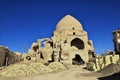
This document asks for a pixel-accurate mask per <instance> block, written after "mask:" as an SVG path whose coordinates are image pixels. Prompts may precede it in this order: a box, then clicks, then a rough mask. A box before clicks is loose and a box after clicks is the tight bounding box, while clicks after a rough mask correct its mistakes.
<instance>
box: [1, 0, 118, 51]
mask: <svg viewBox="0 0 120 80" xmlns="http://www.w3.org/2000/svg"><path fill="white" fill-rule="evenodd" d="M67 14H70V15H72V16H74V17H75V18H77V19H78V20H79V21H80V22H81V23H82V25H83V28H84V30H86V31H87V32H88V35H89V39H91V40H93V43H94V47H95V51H96V53H104V52H105V51H106V50H108V49H110V50H113V36H112V31H113V30H115V29H118V28H120V0H0V45H4V46H8V47H9V49H10V50H12V51H19V52H23V51H24V49H23V48H24V46H25V45H26V48H27V50H28V48H30V47H31V44H32V43H33V42H36V41H37V39H39V38H47V37H48V38H50V37H51V35H52V32H53V31H54V30H55V27H56V24H57V22H58V21H59V20H60V19H61V18H62V17H64V16H65V15H67Z"/></svg>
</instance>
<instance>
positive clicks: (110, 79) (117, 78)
mask: <svg viewBox="0 0 120 80" xmlns="http://www.w3.org/2000/svg"><path fill="white" fill-rule="evenodd" d="M98 80H120V72H118V73H115V74H113V75H110V76H106V77H100V78H98Z"/></svg>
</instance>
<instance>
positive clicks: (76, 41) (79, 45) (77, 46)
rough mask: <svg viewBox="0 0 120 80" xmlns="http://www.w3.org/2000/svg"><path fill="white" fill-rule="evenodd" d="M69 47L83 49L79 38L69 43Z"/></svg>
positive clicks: (82, 43)
mask: <svg viewBox="0 0 120 80" xmlns="http://www.w3.org/2000/svg"><path fill="white" fill-rule="evenodd" d="M71 46H75V47H76V48H78V49H84V42H83V41H82V40H81V39H79V38H75V39H73V40H72V41H71Z"/></svg>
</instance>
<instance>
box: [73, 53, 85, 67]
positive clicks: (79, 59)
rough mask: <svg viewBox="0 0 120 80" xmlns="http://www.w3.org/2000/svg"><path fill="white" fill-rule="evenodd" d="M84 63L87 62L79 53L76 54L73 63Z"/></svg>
mask: <svg viewBox="0 0 120 80" xmlns="http://www.w3.org/2000/svg"><path fill="white" fill-rule="evenodd" d="M84 63H85V62H84V61H83V59H82V58H81V56H80V55H79V54H75V58H73V59H72V64H73V65H81V64H84Z"/></svg>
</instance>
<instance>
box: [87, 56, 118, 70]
mask: <svg viewBox="0 0 120 80" xmlns="http://www.w3.org/2000/svg"><path fill="white" fill-rule="evenodd" d="M118 60H119V55H105V56H100V57H96V58H94V59H93V61H90V62H88V63H87V69H88V70H90V71H98V70H101V69H103V68H104V67H105V66H107V65H109V64H116V63H117V62H118Z"/></svg>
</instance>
